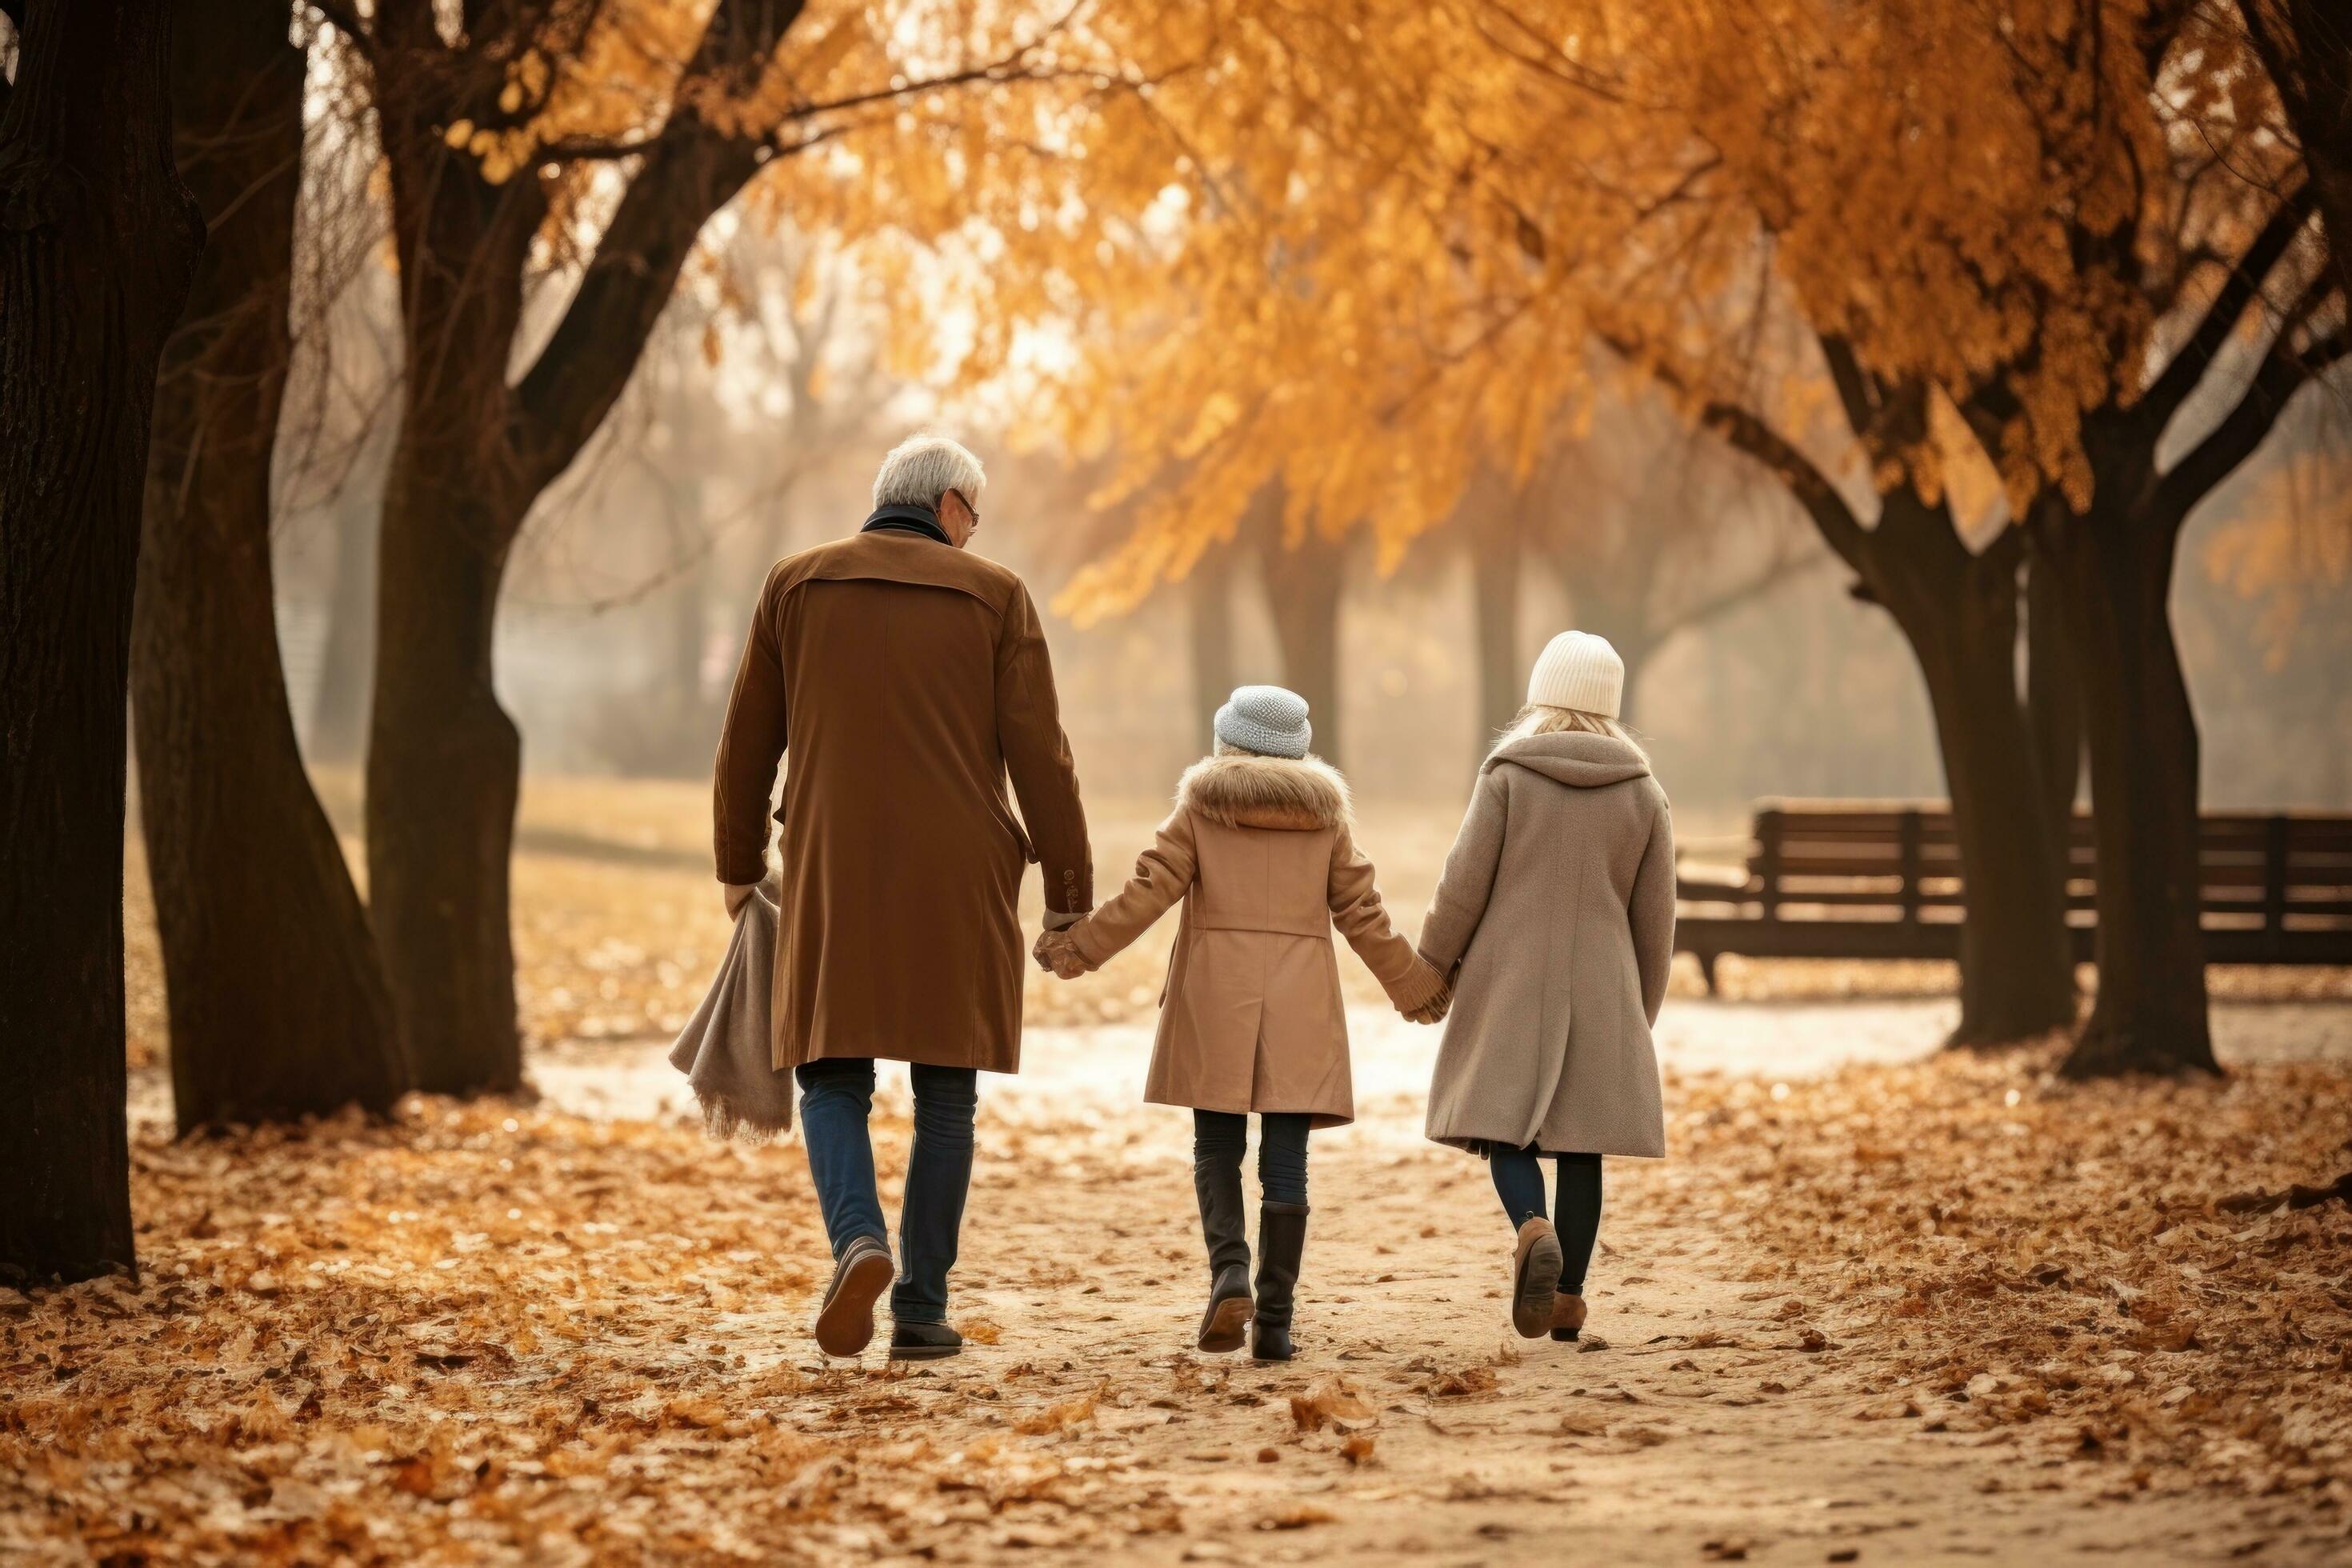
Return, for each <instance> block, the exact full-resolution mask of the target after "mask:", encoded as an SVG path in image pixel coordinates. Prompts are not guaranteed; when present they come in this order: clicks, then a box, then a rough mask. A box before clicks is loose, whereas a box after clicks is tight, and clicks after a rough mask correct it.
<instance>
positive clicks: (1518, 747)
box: [1478, 730, 1650, 789]
mask: <svg viewBox="0 0 2352 1568" xmlns="http://www.w3.org/2000/svg"><path fill="white" fill-rule="evenodd" d="M1505 763H1509V764H1511V765H1513V766H1515V767H1522V768H1525V769H1527V770H1528V772H1530V773H1541V774H1542V775H1543V776H1544V777H1546V778H1548V779H1551V780H1553V781H1555V782H1557V783H1559V784H1567V785H1569V786H1570V788H1573V789H1599V788H1601V786H1603V785H1606V784H1623V783H1624V782H1625V781H1626V780H1627V779H1638V778H1646V777H1648V776H1649V773H1650V763H1649V761H1648V759H1647V758H1645V757H1643V755H1642V753H1641V751H1640V749H1639V748H1637V747H1634V746H1633V745H1630V744H1628V743H1627V742H1623V741H1621V740H1619V739H1618V738H1617V737H1616V736H1614V735H1595V734H1592V733H1591V732H1590V731H1582V730H1559V731H1553V732H1552V733H1551V734H1549V735H1522V736H1520V737H1519V738H1518V739H1517V740H1516V741H1510V742H1505V743H1504V744H1502V745H1500V746H1497V747H1496V748H1495V753H1494V755H1492V756H1490V757H1488V758H1487V759H1486V763H1485V765H1484V766H1482V767H1481V768H1480V769H1479V770H1478V771H1479V772H1480V773H1485V772H1486V771H1487V770H1488V769H1490V768H1497V767H1501V766H1502V765H1504V764H1505Z"/></svg>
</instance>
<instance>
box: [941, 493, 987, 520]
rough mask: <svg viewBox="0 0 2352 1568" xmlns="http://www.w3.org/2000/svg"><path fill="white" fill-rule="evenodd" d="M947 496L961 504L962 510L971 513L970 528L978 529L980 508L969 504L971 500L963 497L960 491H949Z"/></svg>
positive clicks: (968, 497)
mask: <svg viewBox="0 0 2352 1568" xmlns="http://www.w3.org/2000/svg"><path fill="white" fill-rule="evenodd" d="M948 494H950V495H951V496H953V497H955V499H956V500H960V501H961V502H963V510H966V511H968V512H970V513H971V525H972V527H974V528H978V527H979V526H980V508H978V507H976V506H974V505H972V504H971V497H970V496H967V495H965V494H964V493H963V492H962V491H961V490H950V491H948Z"/></svg>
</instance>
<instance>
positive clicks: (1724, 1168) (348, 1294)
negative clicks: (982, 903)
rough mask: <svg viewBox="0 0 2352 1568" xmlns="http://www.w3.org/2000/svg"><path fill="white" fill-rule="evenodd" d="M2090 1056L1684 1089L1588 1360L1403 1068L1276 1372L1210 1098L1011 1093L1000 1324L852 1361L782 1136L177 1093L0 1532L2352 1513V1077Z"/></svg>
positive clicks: (1511, 1545)
mask: <svg viewBox="0 0 2352 1568" xmlns="http://www.w3.org/2000/svg"><path fill="white" fill-rule="evenodd" d="M2045 1067H2046V1062H2045V1061H2043V1060H2042V1058H2039V1057H2038V1056H2033V1055H2028V1056H2024V1057H2018V1058H2010V1059H2007V1060H2001V1061H1989V1060H1979V1059H1975V1058H1938V1059H1937V1060H1935V1061H1932V1062H1930V1063H1928V1064H1927V1065H1924V1066H1916V1067H1906V1068H1883V1067H1872V1068H1853V1069H1850V1070H1848V1071H1845V1072H1843V1073H1839V1074H1836V1075H1833V1076H1831V1077H1828V1078H1825V1079H1815V1080H1811V1081H1806V1082H1801V1083H1796V1084H1790V1085H1785V1086H1782V1087H1781V1088H1780V1089H1776V1088H1775V1087H1774V1086H1772V1085H1770V1084H1769V1083H1767V1082H1765V1081H1763V1080H1760V1079H1732V1078H1724V1077H1717V1076H1712V1075H1709V1076H1683V1075H1677V1076H1676V1077H1675V1080H1674V1081H1673V1082H1672V1084H1671V1085H1670V1100H1669V1102H1670V1104H1671V1105H1672V1106H1673V1107H1674V1123H1675V1125H1674V1158H1673V1159H1671V1160H1670V1161H1668V1162H1665V1163H1662V1164H1654V1165H1651V1164H1641V1163H1633V1162H1623V1163H1615V1164H1613V1165H1612V1171H1611V1182H1612V1191H1611V1200H1610V1201H1611V1208H1610V1215H1609V1220H1608V1224H1607V1226H1606V1229H1605V1231H1604V1243H1605V1251H1604V1256H1603V1257H1602V1258H1601V1260H1600V1262H1599V1264H1598V1266H1597V1268H1596V1273H1595V1279H1594V1283H1593V1291H1592V1297H1593V1303H1594V1314H1593V1321H1592V1324H1591V1329H1590V1331H1589V1334H1588V1338H1587V1341H1586V1342H1585V1343H1584V1344H1583V1345H1582V1346H1568V1345H1555V1344H1553V1343H1551V1342H1549V1341H1541V1342H1521V1341H1518V1340H1517V1339H1515V1338H1513V1337H1511V1335H1510V1333H1509V1331H1508V1327H1507V1322H1506V1321H1505V1318H1504V1309H1503V1305H1502V1300H1501V1296H1502V1288H1503V1283H1504V1281H1503V1255H1504V1247H1505V1243H1506V1240H1507V1237H1506V1235H1505V1233H1504V1230H1503V1227H1502V1226H1501V1223H1500V1221H1499V1219H1498V1218H1497V1216H1496V1215H1495V1214H1494V1213H1493V1212H1491V1210H1492V1206H1493V1199H1492V1196H1491V1194H1490V1192H1489V1190H1488V1188H1487V1184H1486V1178H1485V1173H1484V1170H1483V1168H1482V1167H1481V1166H1479V1164H1478V1163H1477V1162H1475V1160H1471V1159H1468V1158H1466V1157H1465V1156H1461V1155H1457V1154H1454V1153H1452V1152H1448V1151H1444V1150H1441V1149H1437V1148H1434V1147H1433V1146H1428V1145H1425V1144H1422V1143H1419V1142H1416V1141H1415V1140H1414V1138H1413V1136H1412V1135H1413V1132H1414V1131H1415V1130H1414V1128H1413V1127H1412V1124H1411V1121H1410V1119H1409V1112H1408V1110H1407V1108H1406V1107H1405V1106H1403V1105H1402V1104H1398V1105H1391V1106H1387V1107H1384V1108H1382V1109H1381V1110H1380V1111H1379V1112H1378V1113H1377V1114H1375V1115H1374V1116H1372V1117H1370V1118H1368V1120H1367V1121H1366V1122H1364V1123H1362V1124H1360V1125H1359V1126H1358V1127H1356V1128H1353V1129H1349V1130H1347V1131H1342V1132H1339V1133H1336V1134H1328V1135H1323V1136H1320V1137H1318V1151H1317V1168H1316V1172H1315V1178H1314V1179H1315V1183H1316V1204H1317V1215H1316V1219H1315V1222H1314V1224H1315V1230H1314V1239H1313V1241H1312V1242H1311V1244H1310V1253H1309V1268H1308V1278H1307V1288H1306V1293H1305V1305H1304V1307H1303V1310H1302V1312H1301V1319H1300V1325H1299V1333H1300V1337H1301V1340H1302V1342H1303V1344H1304V1345H1305V1347H1306V1357H1305V1359H1303V1360H1302V1361H1300V1362H1298V1363H1294V1364H1293V1365H1292V1366H1290V1367H1287V1368H1259V1367H1255V1366H1252V1365H1251V1364H1249V1363H1246V1362H1240V1361H1236V1360H1233V1359H1230V1358H1228V1359H1223V1360H1218V1359H1215V1358H1203V1357H1201V1356H1198V1355H1196V1354H1193V1353H1192V1352H1190V1351H1189V1349H1188V1348H1187V1344H1186V1335H1187V1330H1188V1328H1189V1325H1190V1321H1191V1319H1192V1315H1193V1313H1194V1312H1195V1311H1196V1310H1197V1302H1196V1300H1195V1297H1196V1295H1197V1293H1198V1291H1199V1289H1200V1288H1201V1285H1202V1279H1201V1274H1202V1268H1201V1265H1200V1263H1199V1261H1198V1258H1197V1256H1196V1252H1197V1243H1196V1242H1195V1240H1194V1239H1193V1235H1192V1218H1191V1215H1190V1213H1189V1203H1190V1194H1189V1187H1190V1183H1189V1180H1188V1173H1187V1170H1186V1166H1185V1163H1184V1157H1183V1148H1182V1144H1181V1138H1180V1119H1179V1118H1177V1117H1176V1116H1175V1115H1174V1114H1173V1113H1170V1112H1164V1111H1158V1110H1145V1109H1141V1108H1137V1109H1132V1110H1128V1109H1122V1108H1119V1107H1116V1106H1109V1105H1100V1104H1087V1103H1069V1102H1066V1101H1065V1102H1063V1103H1062V1109H1061V1110H1059V1111H1058V1112H1057V1111H1055V1110H1054V1109H1053V1108H1054V1106H1055V1103H1056V1102H1055V1100H1052V1099H1049V1098H1045V1097H1034V1098H1015V1099H1013V1100H1012V1102H1011V1108H1010V1109H1007V1110H1003V1111H1001V1112H984V1117H985V1120H984V1121H983V1127H982V1165H981V1173H980V1178H979V1181H978V1183H977V1185H976V1189H975V1192H974V1194H973V1198H972V1203H971V1223H970V1226H969V1227H968V1244H967V1247H966V1252H965V1258H964V1262H963V1265H962V1266H961V1268H960V1269H959V1272H958V1288H959V1300H958V1309H957V1310H958V1315H959V1317H960V1318H961V1321H963V1323H964V1325H965V1327H966V1329H967V1331H971V1333H972V1335H973V1338H974V1339H975V1341H976V1343H975V1344H974V1346H973V1348H972V1350H971V1352H970V1353H969V1354H968V1355H967V1356H966V1357H965V1358H963V1359H962V1360H961V1362H957V1363H944V1364H943V1365H940V1366H938V1367H933V1368H930V1369H927V1370H922V1371H918V1372H914V1373H908V1372H906V1371H904V1370H902V1369H892V1368H889V1367H887V1366H886V1365H884V1364H883V1363H882V1362H881V1361H880V1359H879V1357H878V1352H869V1353H868V1356H867V1357H866V1361H865V1363H863V1364H859V1365H853V1366H843V1365H827V1364H824V1363H822V1362H821V1360H820V1359H819V1358H818V1357H816V1356H815V1355H814V1352H813V1350H812V1347H811V1346H810V1344H809V1342H808V1340H807V1338H806V1321H807V1317H808V1313H809V1310H810V1305H811V1301H812V1298H813V1295H814V1291H815V1290H816V1289H818V1288H819V1285H820V1283H821V1270H822V1266H823V1258H822V1247H821V1242H820V1241H819V1239H818V1230H817V1225H816V1215H815V1211H814V1203H813V1200H812V1199H811V1197H810V1194H809V1192H808V1187H807V1183H806V1177H805V1170H804V1167H803V1163H802V1154H801V1152H800V1151H799V1149H798V1148H797V1147H794V1146H792V1145H789V1144H784V1145H777V1146H773V1147H769V1148H765V1149H747V1148H741V1147H736V1146H719V1145H712V1144H709V1143H707V1142H703V1141H702V1140H701V1138H700V1135H699V1133H698V1131H695V1130H694V1129H693V1128H691V1127H689V1126H688V1125H686V1124H685V1123H684V1121H683V1120H682V1119H681V1120H678V1121H662V1122H655V1121H621V1122H603V1121H588V1120H583V1119H582V1118H579V1117H575V1116H572V1115H567V1114H564V1113H562V1112H561V1111H557V1110H551V1109H526V1108H520V1107H514V1106H508V1105H499V1104H484V1105H473V1106H460V1105H456V1104H452V1103H449V1102H446V1101H439V1100H421V1101H414V1102H412V1103H411V1104H410V1105H409V1106H408V1107H407V1108H406V1109H405V1110H404V1114H403V1116H402V1119H401V1121H399V1123H398V1124H397V1125H394V1126H375V1127H370V1126H364V1125H362V1124H359V1123H357V1122H356V1121H338V1122H331V1123H326V1124H321V1125H318V1126H314V1127H310V1128H307V1129H304V1130H300V1131H278V1132H257V1133H251V1134H246V1135H240V1136H234V1137H227V1138H219V1139H212V1140H206V1141H200V1142H186V1143H172V1142H165V1141H164V1140H163V1136H162V1134H161V1133H160V1131H148V1132H146V1133H144V1134H142V1137H141V1139H140V1141H139V1144H138V1149H137V1156H136V1158H137V1178H136V1179H137V1193H136V1196H137V1202H138V1206H139V1213H140V1215H141V1224H142V1247H143V1249H144V1254H145V1258H146V1272H145V1275H144V1278H143V1279H142V1281H141V1282H140V1283H139V1284H137V1285H131V1284H128V1283H121V1282H109V1283H95V1284H89V1285H83V1286H79V1287H75V1288H72V1289H64V1290H58V1291H52V1292H45V1293H42V1294H41V1295H39V1296H38V1297H37V1298H35V1299H31V1300H27V1299H26V1298H23V1297H18V1296H5V1297H0V1556H8V1555H13V1554H22V1555H23V1556H25V1557H26V1559H28V1560H36V1561H37V1560H44V1559H47V1558H55V1559H58V1560H61V1561H73V1560H79V1559H81V1558H83V1557H84V1556H88V1557H91V1558H112V1559H113V1560H115V1561H121V1562H136V1561H140V1560H142V1558H143V1559H144V1560H148V1561H157V1562H167V1561H168V1562H178V1561H210V1562H221V1563H273V1562H284V1563H295V1562H323V1561H331V1560H338V1559H348V1560H357V1561H375V1562H401V1563H442V1562H447V1563H458V1562H472V1561H483V1560H512V1561H523V1560H527V1561H532V1562H556V1563H561V1562H567V1561H577V1562H635V1561H647V1560H666V1561H688V1562H693V1561H767V1560H793V1559H799V1558H807V1559H840V1558H844V1557H857V1558H863V1557H866V1556H878V1557H895V1556H909V1555H920V1556H924V1557H940V1558H947V1559H966V1560H969V1559H974V1558H984V1557H990V1556H993V1555H996V1554H999V1553H1001V1552H1006V1551H1009V1550H1011V1549H1013V1548H1016V1547H1026V1548H1029V1549H1032V1550H1033V1551H1034V1552H1042V1553H1045V1554H1048V1555H1052V1554H1056V1553H1059V1552H1064V1551H1066V1552H1071V1553H1074V1554H1075V1553H1076V1552H1087V1553H1090V1554H1091V1553H1099V1552H1102V1551H1104V1550H1118V1551H1119V1552H1123V1553H1140V1554H1142V1555H1146V1556H1150V1557H1160V1558H1167V1559H1174V1558H1177V1557H1180V1556H1190V1557H1192V1558H1193V1559H1195V1560H1202V1559H1215V1558H1220V1557H1242V1556H1245V1555H1262V1554H1267V1553H1272V1554H1275V1555H1277V1556H1279V1555H1281V1554H1283V1553H1287V1552H1298V1553H1303V1554H1306V1555H1311V1556H1320V1555H1323V1554H1326V1553H1334V1552H1347V1553H1349V1554H1350V1555H1358V1556H1376V1557H1385V1556H1421V1555H1433V1556H1439V1557H1444V1558H1446V1559H1449V1560H1451V1559H1455V1558H1459V1557H1462V1556H1465V1555H1479V1556H1488V1557H1492V1558H1495V1559H1497V1560H1520V1559H1538V1558H1546V1557H1557V1556H1558V1555H1559V1554H1560V1553H1561V1552H1567V1551H1569V1550H1570V1542H1574V1543H1575V1551H1576V1552H1578V1553H1579V1554H1580V1555H1584V1556H1588V1557H1591V1556H1594V1555H1595V1554H1596V1553H1597V1554H1598V1555H1599V1556H1600V1558H1601V1559H1602V1560H1608V1559H1612V1558H1614V1559H1626V1558H1631V1559H1634V1560H1655V1561H1668V1562H1673V1561H1691V1560H1696V1559H1698V1558H1700V1557H1702V1556H1703V1555H1708V1554H1712V1555H1715V1556H1718V1557H1720V1556H1725V1555H1729V1554H1735V1553H1743V1552H1744V1553H1746V1554H1748V1555H1750V1556H1752V1557H1754V1558H1756V1559H1757V1560H1786V1561H1792V1562H1802V1561H1815V1562H1818V1561H1821V1560H1822V1558H1823V1556H1824V1555H1826V1554H1828V1553H1831V1552H1840V1551H1845V1550H1854V1551H1859V1552H1862V1553H1863V1554H1864V1557H1866V1558H1867V1559H1869V1560H1892V1559H1895V1558H1901V1559H1903V1560H1906V1561H1907V1560H1912V1559H1914V1558H1922V1557H1925V1558H1934V1557H1937V1556H1942V1555H1947V1554H1955V1553H1970V1552H1993V1553H1994V1554H1995V1555H1996V1556H2009V1555H2012V1554H2028V1553H2030V1554H2040V1553H2042V1552H2057V1551H2061V1550H2073V1549H2076V1548H2091V1547H2104V1548H2105V1549H2108V1550H2120V1551H2126V1552H2132V1553H2134V1554H2136V1555H2138V1556H2140V1557H2141V1558H2142V1559H2143V1560H2147V1559H2155V1560H2193V1559H2200V1558H2204V1557H2211V1556H2221V1555H2224V1554H2230V1553H2241V1554H2242V1555H2244V1556H2246V1557H2249V1558H2252V1560H2255V1561H2278V1562H2320V1561H2326V1560H2329V1559H2331V1558H2336V1557H2338V1555H2339V1554H2340V1553H2342V1552H2346V1551H2347V1550H2352V1539H2347V1505H2352V1376H2347V1375H2346V1374H2347V1371H2352V1367H2347V1352H2352V1284H2347V1281H2348V1280H2352V1208H2347V1205H2346V1203H2345V1202H2343V1201H2342V1200H2341V1199H2329V1200H2327V1201H2324V1202H2315V1203H2313V1204H2312V1205H2311V1206H2308V1207H2303V1208H2296V1207H2293V1206H2290V1205H2291V1202H2292V1201H2293V1199H2292V1189H2293V1188H2294V1185H2295V1184H2298V1183H2300V1184H2305V1186H2313V1185H2316V1184H2317V1183H2318V1181H2319V1180H2320V1179H2322V1178H2325V1179H2327V1180H2332V1179H2333V1178H2334V1177H2335V1176H2336V1174H2337V1173H2340V1172H2343V1171H2345V1170H2352V1149H2347V1147H2346V1146H2345V1139H2346V1134H2347V1131H2352V1129H2347V1123H2346V1119H2345V1116H2344V1113H2343V1109H2342V1108H2343V1107H2344V1105H2345V1104H2346V1103H2347V1090H2352V1082H2348V1081H2347V1075H2346V1074H2345V1073H2344V1072H2343V1071H2342V1070H2341V1069H2339V1068H2328V1067H2315V1066H2265V1067H2258V1068H2252V1069H2249V1070H2246V1071H2244V1072H2242V1073H2241V1074H2239V1075H2238V1076H2237V1077H2235V1078H2233V1079H2231V1080H2230V1081H2229V1082H2227V1083H2223V1084H2207V1085H2187V1086H2169V1085H2144V1084H2143V1085H2123V1086H2106V1087H2100V1088H2094V1089H2075V1088H2070V1087H2065V1086H2061V1085H2057V1084H2055V1083H2053V1082H2052V1081H2051V1080H2050V1079H2048V1078H2047V1077H2046V1075H2045V1073H2044V1070H2043V1069H2044V1068H2045ZM904 1132H905V1129H904V1123H903V1121H901V1120H897V1119H892V1120H889V1121H887V1123H886V1125H885V1127H884V1129H883V1134H882V1143H883V1153H884V1160H885V1164H886V1168H887V1169H888V1170H890V1171H892V1172H895V1171H896V1170H898V1169H899V1168H900V1166H901V1164H902V1162H903V1152H904V1142H903V1139H904ZM2304 1195H2305V1197H2306V1198H2307V1197H2309V1196H2310V1195H2311V1194H2308V1193H2306V1194H2304ZM2274 1201H2275V1202H2276V1205H2277V1206H2275V1207H2273V1206H2272V1205H2273V1202H2274ZM1709 1542H1713V1543H1714V1544H1713V1546H1712V1547H1710V1546H1709V1544H1708V1543H1709Z"/></svg>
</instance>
